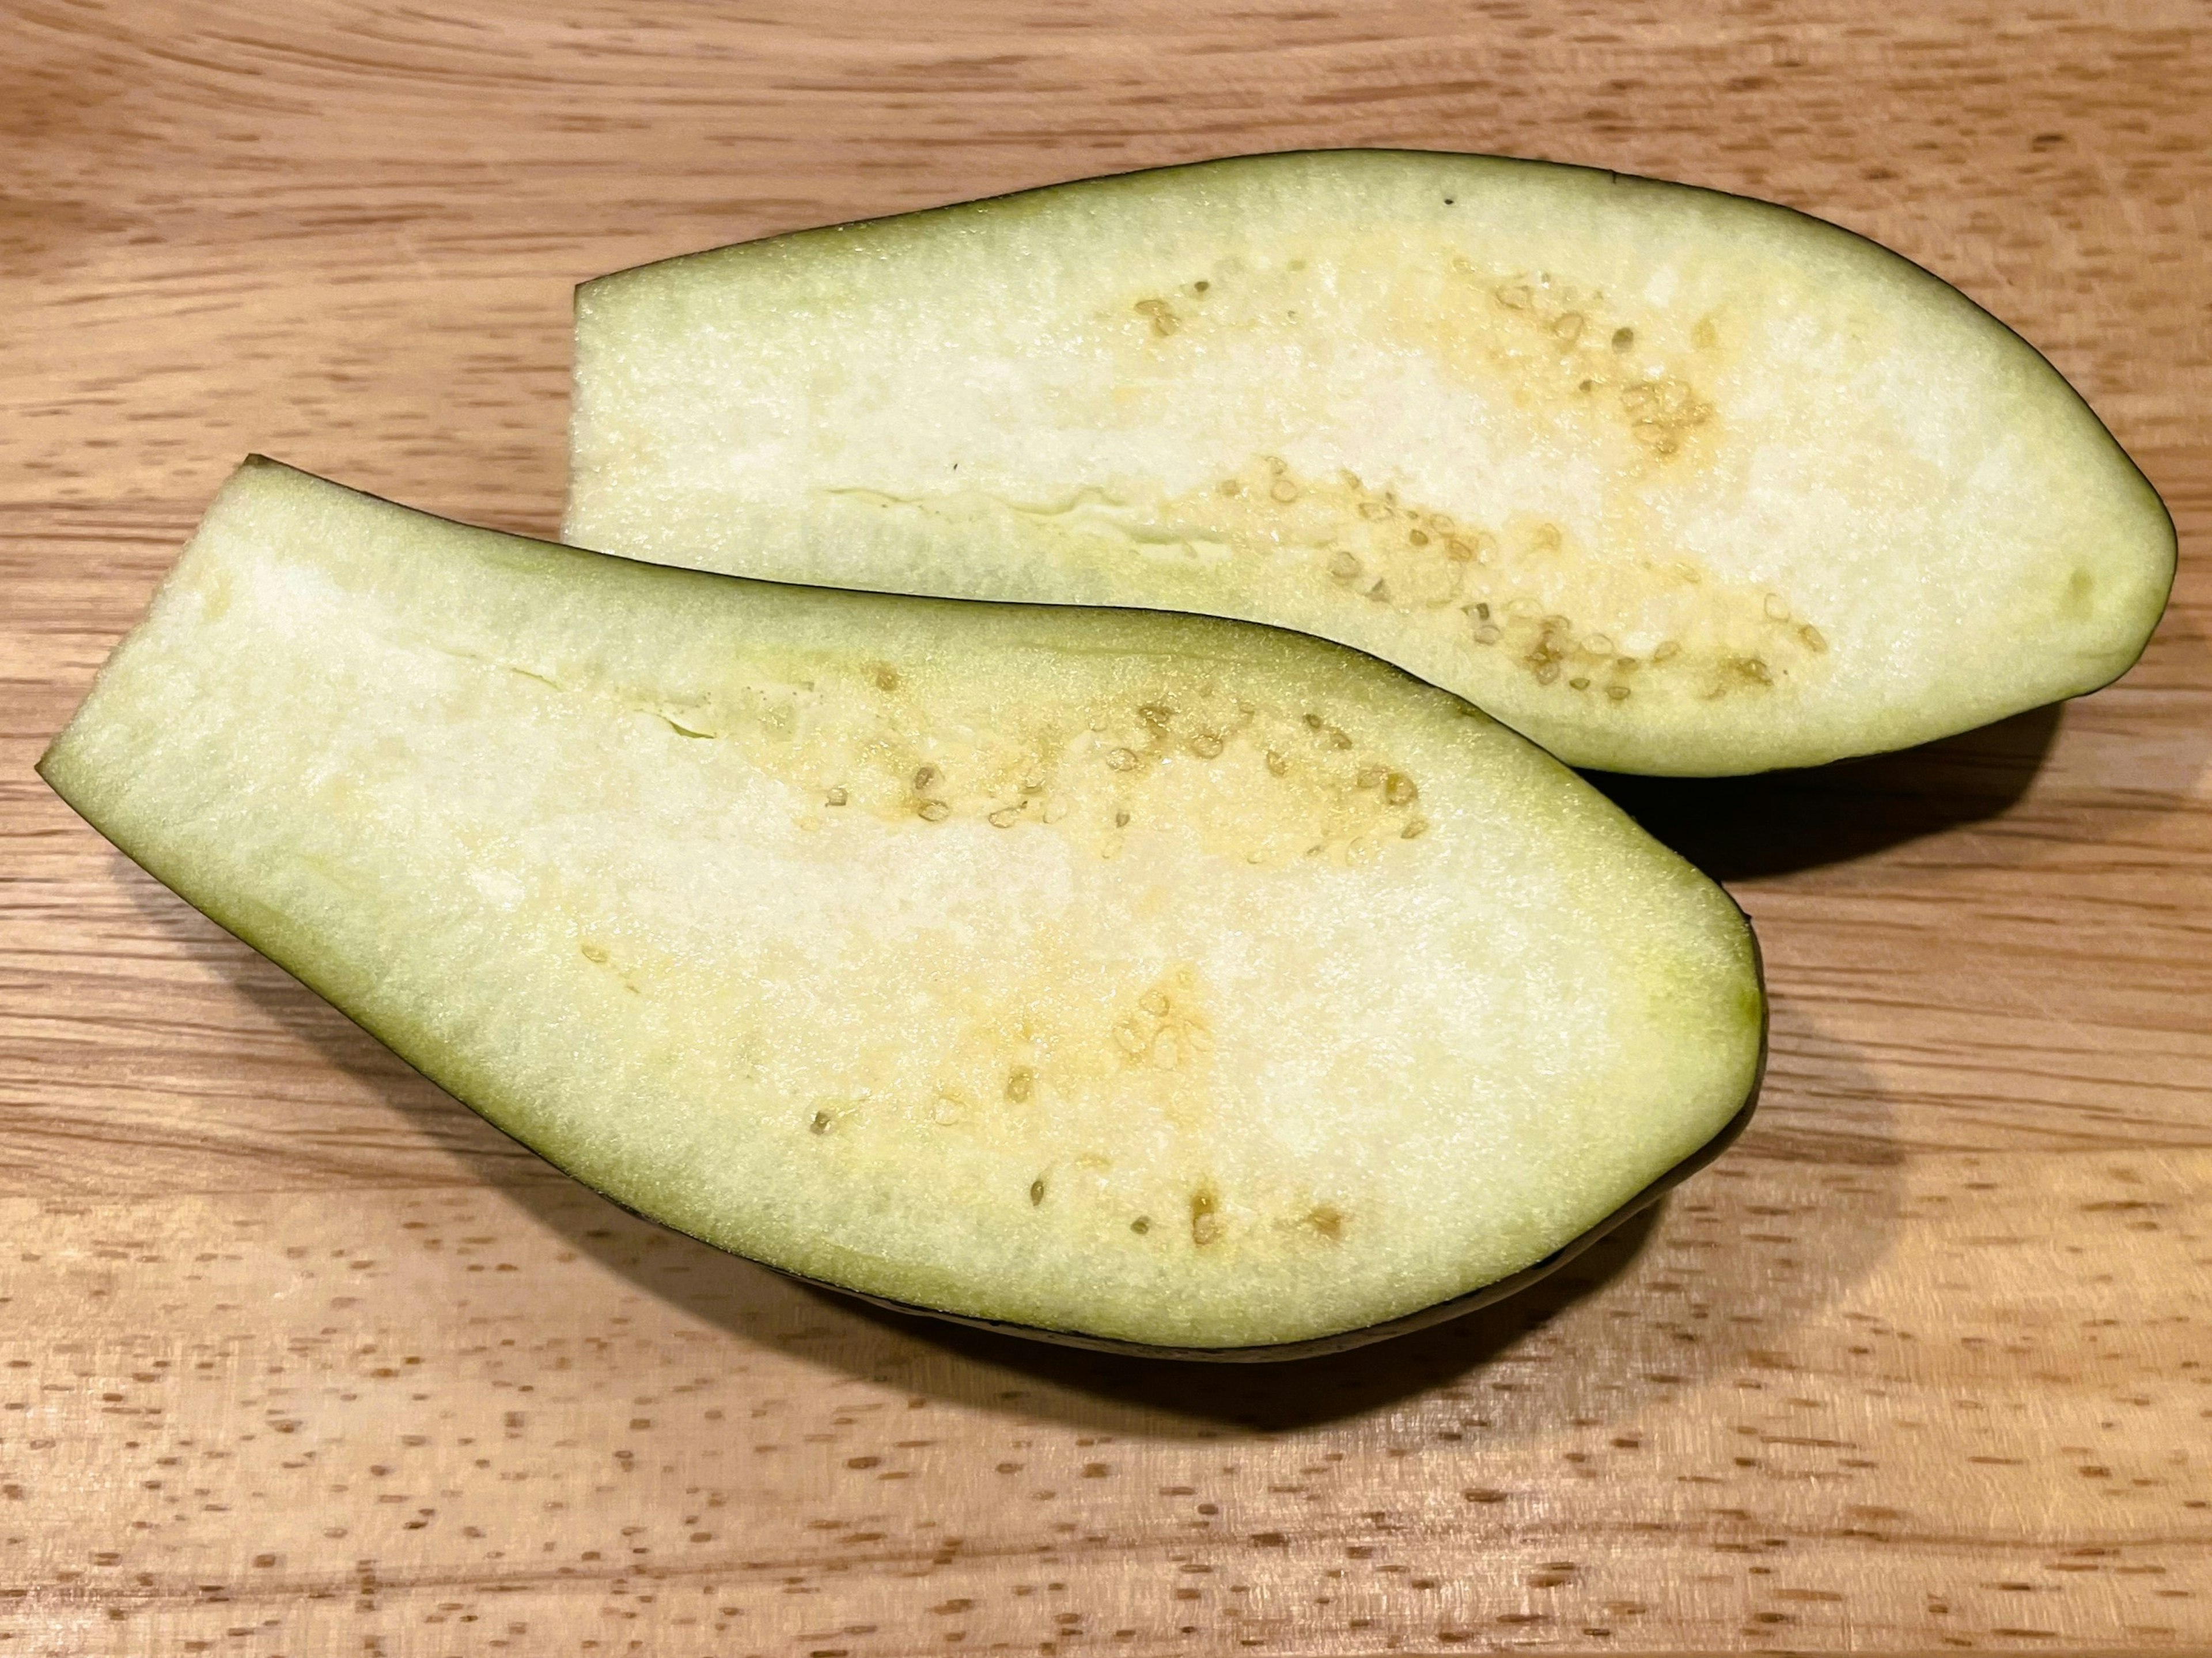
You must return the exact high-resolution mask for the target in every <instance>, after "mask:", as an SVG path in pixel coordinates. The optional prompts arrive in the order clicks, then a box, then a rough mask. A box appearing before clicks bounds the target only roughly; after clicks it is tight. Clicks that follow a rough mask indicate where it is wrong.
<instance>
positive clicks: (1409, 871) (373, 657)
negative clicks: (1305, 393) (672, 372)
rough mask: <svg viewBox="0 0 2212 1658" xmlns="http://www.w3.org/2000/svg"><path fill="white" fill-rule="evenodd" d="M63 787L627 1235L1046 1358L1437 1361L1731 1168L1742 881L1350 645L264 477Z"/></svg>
mask: <svg viewBox="0 0 2212 1658" xmlns="http://www.w3.org/2000/svg"><path fill="white" fill-rule="evenodd" d="M40 770H41V772H42V774H43V775H44V776H45V777H46V780H48V781H49V782H50V783H51V784H52V786H54V787H55V788H56V789H57V790H58V791H59V792H60V793H61V794H62V795H63V796H64V798H65V799H68V800H69V801H70V804H71V805H74V806H75V807H76V809H77V811H80V812H81V813H82V814H83V815H84V816H85V817H87V818H88V819H89V820H90V821H91V823H93V824H94V827H96V828H97V829H100V831H101V832H102V833H103V834H105V835H107V836H108V838H109V839H111V840H112V841H114V842H115V843H116V844H117V845H118V846H119V847H122V848H123V850H124V851H125V852H126V853H129V854H130V855H131V857H132V858H134V859H137V861H138V862H139V863H140V864H142V865H144V866H145V867H146V868H147V869H148V870H149V871H150V872H152V873H153V874H154V875H155V877H156V878H158V879H160V880H161V881H162V882H164V883H165V884H167V885H168V886H169V887H171V888H172V889H173V890H175V891H176V892H177V893H179V895H180V896H183V897H184V898H185V900H186V901H187V902H191V904H193V905H195V906H196V907H197V908H200V909H201V910H203V911H204V912H205V913H206V914H209V915H210V916H211V917H213V918H214V919H215V920H216V921H217V922H219V923H220V924H221V925H222V926H225V927H228V929H229V930H230V931H231V932H234V933H236V934H237V935H238V936H239V937H240V938H244V939H245V940H246V941H247V942H248V943H250V944H252V945H254V946H255V947H256V948H257V949H259V950H263V951H264V952H265V953H266V954H268V955H269V956H270V957H273V958H274V959H275V960H276V961H277V962H278V963H282V964H283V966H284V967H286V968H288V969H290V970H291V971H292V972H293V973H295V974H296V975H298V976H299V977H300V978H301V980H303V981H305V982H307V984H308V985H310V986H311V987H313V988H314V989H316V990H317V991H319V992H320V993H322V994H323V995H325V996H326V997H328V998H329V999H331V1001H332V1002H334V1003H335V1004H337V1006H339V1007H340V1008H341V1009H343V1011H346V1012H347V1013H348V1014H349V1015H351V1016H352V1017H354V1018H355V1019H356V1020H358V1021H359V1022H360V1023H362V1024H363V1025H364V1026H366V1027H367V1028H368V1029H369V1030H371V1031H372V1032H374V1034H376V1035H378V1036H380V1037H381V1038H382V1039H383V1040H384V1041H385V1042H388V1043H389V1044H391V1046H392V1048H394V1049H395V1050H396V1051H397V1052H398V1054H401V1055H402V1056H403V1057H404V1058H405V1059H406V1060H408V1061H409V1062H410V1063H411V1064H413V1065H414V1066H416V1067H417V1068H418V1069H420V1070H421V1071H422V1072H424V1073H426V1074H427V1075H428V1076H429V1077H431V1078H434V1079H435V1080H436V1081H437V1082H439V1083H441V1084H443V1085H444V1086H445V1087H447V1089H449V1090H452V1091H453V1093H454V1094H456V1095H457V1096H459V1097H460V1098H461V1099H463V1100H465V1101H466V1102H468V1103H469V1104H470V1105H471V1106H473V1107H474V1108H476V1109H477V1110H478V1111H479V1112H481V1113H483V1114H484V1115H485V1116H486V1117H488V1118H489V1119H490V1120H491V1121H493V1122H494V1123H495V1124H497V1125H498V1126H499V1127H501V1128H502V1129H505V1130H506V1131H507V1133H511V1134H513V1135H514V1136H515V1137H516V1138H517V1139H520V1140H521V1141H523V1142H524V1143H525V1144H526V1145H530V1146H531V1147H532V1148H533V1149H535V1150H536V1151H539V1152H541V1153H543V1154H544V1156H545V1157H548V1158H550V1159H551V1160H552V1161H553V1162H554V1163H557V1164H559V1165H560V1166H561V1167H562V1168H563V1169H567V1170H568V1171H569V1172H570V1173H571V1174H573V1175H576V1176H577V1177H578V1178H580V1179H581V1180H583V1181H587V1182H588V1183H589V1184H591V1185H592V1186H594V1187H598V1188H599V1190H601V1191H603V1192H605V1193H608V1194H609V1195H610V1196H611V1197H613V1198H614V1199H617V1201H619V1202H621V1203H623V1204H625V1205H627V1206H629V1207H631V1208H634V1209H635V1210H637V1211H639V1212H641V1213H644V1214H646V1215H648V1216H651V1217H653V1218H655V1219H658V1220H660V1221H663V1222H665V1223H666V1224H669V1225H671V1226H673V1227H676V1228H678V1229H680V1230H684V1231H685V1232H689V1233H690V1234H692V1235H694V1236H697V1237H700V1238H703V1239H705V1240H707V1241H708V1242H711V1243H714V1244H717V1245H720V1246H721V1247H722V1248H727V1249H730V1250H733V1251H735V1252H737V1253H738V1254H744V1255H748V1256H750V1257H752V1258H754V1259H755V1260H761V1261H763V1262H766V1263H768V1264H769V1265H771V1266H776V1267H779V1268H781V1269H783V1270H785V1271H787V1272H794V1273H798V1274H802V1275H804V1276H806V1277H809V1278H816V1279H819V1280H821V1281H823V1282H824V1283H828V1284H835V1285H837V1286H840V1287H842V1288H844V1289H847V1290H851V1291H858V1292H860V1293H862V1294H865V1295H867V1296H872V1297H879V1298H884V1299H886V1300H890V1301H893V1302H896V1303H904V1304H908V1305H911V1306H913V1307H915V1308H919V1309H924V1310H927V1311H932V1312H937V1313H942V1314H946V1315H955V1316H959V1317H963V1318H966V1319H970V1320H979V1321H993V1322H996V1323H999V1324H1002V1325H1018V1326H1023V1327H1029V1328H1030V1330H1031V1332H1032V1333H1056V1334H1060V1335H1062V1336H1066V1337H1071V1338H1073V1339H1085V1340H1089V1341H1091V1342H1093V1343H1106V1344H1109V1345H1111V1344H1121V1345H1135V1346H1138V1347H1139V1348H1142V1349H1144V1350H1146V1351H1154V1350H1162V1349H1180V1350H1202V1351H1206V1352H1211V1353H1214V1354H1217V1355H1221V1356H1229V1357H1240V1356H1243V1357H1249V1356H1252V1353H1253V1351H1254V1350H1273V1351H1297V1349H1296V1348H1295V1347H1292V1346H1289V1345H1286V1344H1297V1343H1314V1342H1322V1343H1325V1344H1330V1345H1342V1344H1343V1343H1344V1342H1346V1340H1348V1339H1358V1334H1357V1333H1362V1332H1368V1331H1371V1330H1377V1329H1379V1328H1381V1327H1386V1326H1389V1324H1390V1323H1391V1322H1392V1321H1405V1320H1408V1319H1418V1318H1419V1317H1420V1316H1421V1315H1423V1314H1424V1313H1425V1311H1426V1310H1427V1309H1437V1308H1440V1307H1442V1306H1443V1305H1444V1304H1446V1303H1452V1302H1454V1301H1455V1300H1456V1299H1458V1298H1462V1297H1470V1296H1472V1295H1475V1294H1478V1293H1479V1292H1480V1291H1484V1290H1485V1289H1486V1288H1488V1287H1491V1286H1496V1285H1499V1284H1504V1283H1507V1282H1510V1281H1511V1280H1513V1279H1514V1278H1515V1275H1516V1274H1522V1273H1525V1272H1527V1271H1528V1269H1529V1268H1531V1267H1532V1266H1534V1265H1536V1264H1537V1263H1541V1262H1543V1261H1545V1260H1547V1259H1549V1258H1555V1257H1558V1256H1559V1255H1560V1254H1561V1253H1562V1252H1566V1251H1571V1249H1572V1248H1574V1247H1576V1245H1577V1243H1578V1242H1580V1241H1581V1240H1582V1239H1583V1237H1584V1236H1585V1235H1587V1234H1589V1232H1590V1231H1591V1230H1593V1229H1594V1228H1597V1227H1600V1226H1601V1225H1602V1224H1606V1223H1607V1222H1608V1220H1609V1219H1610V1218H1613V1217H1614V1216H1615V1215H1616V1214H1617V1213H1618V1212H1620V1211H1622V1210H1623V1208H1624V1207H1625V1206H1632V1205H1633V1204H1634V1202H1636V1201H1637V1200H1638V1198H1639V1196H1641V1195H1643V1194H1645V1193H1648V1192H1649V1191H1650V1189H1651V1188H1652V1187H1654V1184H1655V1183H1656V1182H1664V1181H1667V1180H1668V1179H1669V1178H1670V1177H1673V1176H1674V1175H1675V1174H1676V1173H1677V1172H1678V1171H1679V1170H1680V1169H1682V1168H1684V1167H1685V1166H1686V1165H1687V1164H1689V1163H1692V1162H1694V1161H1695V1160H1696V1159H1698V1158H1699V1157H1700V1156H1701V1155H1704V1154H1706V1153H1708V1152H1709V1151H1710V1149H1711V1147H1712V1146H1713V1145H1715V1143H1716V1142H1717V1138H1718V1137H1720V1136H1722V1135H1723V1133H1724V1132H1725V1131H1726V1130H1727V1129H1728V1127H1729V1126H1730V1125H1731V1123H1732V1122H1733V1121H1738V1120H1739V1119H1740V1114H1741V1112H1742V1111H1743V1110H1744V1109H1746V1108H1747V1106H1748V1104H1749V1102H1750V1098H1751V1096H1752V1093H1753V1090H1754V1088H1755V1086H1756V1079H1757V1076H1758V1072H1759V1060H1760V1055H1761V1052H1762V1042H1763V1033H1764V1029H1765V1004H1764V999H1763V997H1762V993H1761V989H1760V985H1759V974H1758V967H1757V957H1756V952H1755V949H1754V946H1753V940H1752V935H1751V932H1750V929H1749V927H1748V926H1747V923H1746V921H1745V920H1744V918H1743V917H1742V915H1741V914H1740V913H1739V912H1738V911H1737V910H1736V908H1735V906H1734V905H1733V904H1731V903H1730V902H1729V900H1728V898H1727V897H1726V896H1724V895H1723V893H1722V892H1721V891H1720V890H1719V889H1718V888H1717V887H1716V886H1714V885H1713V884H1711V882H1709V881H1707V880H1706V879H1705V878H1703V877H1702V876H1700V875H1699V874H1698V873H1697V872H1696V871H1694V870H1692V869H1691V868H1690V867H1689V866H1688V865H1686V864H1684V863H1683V862H1682V861H1681V860H1680V859H1678V858H1676V857H1675V856H1674V854H1673V853H1670V852H1668V851H1667V850H1666V849H1665V848H1663V847H1661V846H1659V845H1658V844H1657V843H1656V842H1655V841H1651V840H1650V838H1649V837H1647V836H1646V835H1644V833H1643V832H1642V831H1641V830H1639V829H1638V828H1637V827H1636V826H1635V825H1634V824H1633V823H1631V822H1630V821H1629V820H1628V819H1627V818H1626V817H1624V816H1623V815H1622V814H1621V813H1620V811H1618V810H1616V809H1615V808H1614V807H1613V805H1610V804H1609V803H1608V802H1607V800H1605V799H1603V798H1602V797H1601V795H1599V794H1598V793H1595V791H1594V790H1592V789H1591V788H1590V787H1589V786H1587V785H1586V784H1584V783H1583V781H1582V780H1580V779H1578V778H1577V777H1576V776H1575V775H1574V774H1572V773H1571V772H1569V771H1568V770H1567V769H1566V768H1564V767H1562V766H1561V765H1559V763H1558V762H1555V761H1554V760H1553V759H1552V758H1550V757H1549V756H1547V755H1545V754H1543V753H1542V752H1541V750H1538V749H1536V748H1535V747H1534V746H1533V745H1532V744H1528V743H1527V742H1526V741H1524V740H1523V739H1522V738H1519V737H1516V736H1515V735H1514V734H1513V733H1511V732H1508V731H1506V730H1505V729H1504V727H1502V726H1498V725H1496V724H1495V723H1493V722H1492V721H1491V720H1488V719H1487V718H1486V717H1484V716H1483V715H1481V714H1478V713H1477V712H1476V711H1475V710H1474V709H1473V708H1469V707H1468V706H1467V705H1466V704H1465V703H1463V702H1462V701H1459V700H1458V699H1457V698H1455V697H1453V696H1450V695H1447V694H1445V693H1444V692H1442V691H1439V690H1437V689H1433V688H1432V687H1430V686H1427V685H1425V684H1422V683H1418V682H1417V681H1415V680H1413V679H1411V678H1409V677H1407V676H1406V675H1404V674H1401V673H1400V672H1399V671H1396V670H1395V669H1393V668H1390V667H1389V666H1387V665H1383V664H1382V663H1379V662H1376V661H1374V660H1372V659H1369V658H1366V657H1363V656H1360V655H1358V654H1356V653H1352V652H1350V651H1346V650H1342V649H1340V648H1339V647H1334V646H1332V645H1328V644H1325V643H1322V642H1320V641H1315V640H1311V639H1308V638H1304V637H1302V636H1299V635H1292V634H1288V633H1283V632H1279V631H1276V630H1273V629H1265V628H1256V627H1252V626H1249V625H1246V624H1242V623H1229V622H1221V621H1215V620H1211V619H1207V618H1203V617H1193V616H1171V615H1160V614H1153V613H1146V612H1138V611H1114V610H1078V609H1054V608H1038V607H1031V606H1026V605H1012V604H969V603H963V602H960V601H954V600H940V599H915V598H887V597H882V596H878V595H872V594H865V593H852V592H835V591H826V590H817V589H807V588H799V587H788V586H775V585H771V584H767V583H761V582H753V581H743V580H732V579H729V578H727V577H723V576H717V575H710V574H700V573H696V572H691V571H684V570H677V569H672V568H662V567H659V566H654V565H647V564H640V563H633V562H629V561H626V560H623V559H617V558H611V557H605V556H599V555H597V554H592V553H586V552H581V551H578V550H574V549H570V548H565V547H558V546H553V545H549V544H543V543H538V542H532V541H527V540H523V539H520V538H519V537H512V536H505V535H499V534H495V533H492V532H490V531H483V530H476V529H470V528H467V527H465V526H462V525H454V524H451V523H447V522H445V521H442V520H441V519H434V518H430V517H428V516H425V515H423V514H422V513H414V512H410V511H408V510H407V509H405V508H404V507H396V506H393V505H391V504H389V503H387V502H384V501H377V500H374V499H372V498H370V497H368V496H364V495H357V494H355V493H353V492H351V491H349V490H346V489H341V488H339V487H337V485H335V484H331V483H325V482H322V481H321V480H319V479H316V478H313V477H308V476H307V475H306V474H304V473H300V472H295V471H290V470H289V469H287V468H284V467H281V466H278V465H274V464H273V463H270V462H266V461H255V462H250V463H248V465H246V467H245V468H243V469H242V470H241V471H240V473H239V474H238V475H237V476H236V477H234V479H233V480H232V481H231V483H229V484H228V486H227V487H226V488H225V489H224V490H223V492H222V495H221V497H220V498H219V499H218V500H217V501H216V504H215V506H214V507H213V509H212V510H211V511H210V513H209V515H208V518H207V519H206V521H205V523H204V525H202V526H201V528H200V531H199V532H198V534H197V536H196V537H195V538H194V539H193V541H192V543H191V545H190V547H189V548H188V549H187V550H186V551H185V554H184V556H182V557H181V558H180V559H179V562H178V564H177V566H176V568H175V569H174V571H173V573H172V574H171V575H170V576H169V578H168V579H167V582H166V583H165V585H164V586H163V587H162V588H161V592H160V594H159V596H158V597H157V598H155V602H154V604H153V606H152V609H151V610H150V611H149V614H148V616H146V618H145V620H144V621H143V622H142V623H140V624H139V626H138V627H137V629H135V630H134V631H133V632H132V633H131V635H130V636H129V637H128V638H127V639H126V640H125V641H124V642H123V643H122V644H121V645H120V646H119V647H118V648H117V649H116V651H115V653H114V654H113V656H112V658H111V659H109V661H108V663H107V665H106V667H105V668H104V669H103V670H102V671H101V673H100V678H99V681H98V683H97V684H96V685H95V686H94V689H93V691H92V693H91V695H89V696H88V699H87V700H86V701H85V704H84V706H83V707H82V708H81V709H80V710H79V712H78V713H77V714H76V718H75V719H74V720H72V721H71V722H70V726H69V727H68V729H67V730H66V731H64V732H63V733H62V734H61V736H60V737H59V738H57V739H56V740H55V742H54V744H53V746H52V748H51V749H50V750H48V752H47V754H46V758H45V759H44V761H43V762H41V765H40ZM1240 1350H1242V1351H1240Z"/></svg>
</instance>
